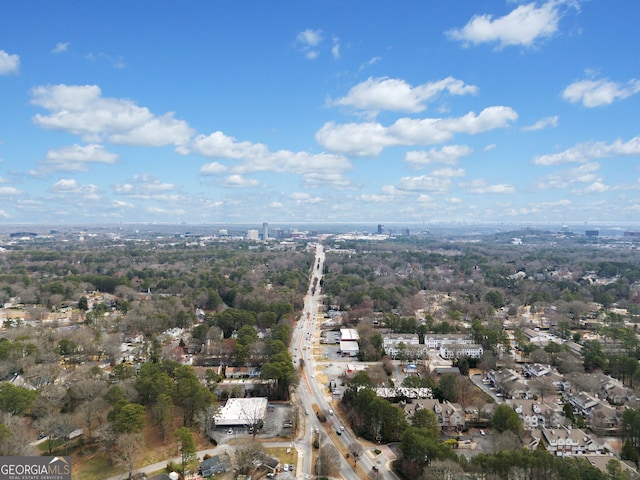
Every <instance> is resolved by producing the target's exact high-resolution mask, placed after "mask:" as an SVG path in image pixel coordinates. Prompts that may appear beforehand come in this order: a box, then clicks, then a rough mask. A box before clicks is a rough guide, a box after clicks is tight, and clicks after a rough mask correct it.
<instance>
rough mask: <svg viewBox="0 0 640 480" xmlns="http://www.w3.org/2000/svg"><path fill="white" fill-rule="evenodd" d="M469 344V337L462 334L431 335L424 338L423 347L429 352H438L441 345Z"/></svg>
mask: <svg viewBox="0 0 640 480" xmlns="http://www.w3.org/2000/svg"><path fill="white" fill-rule="evenodd" d="M471 343H472V342H471V337H470V336H469V335H464V334H453V333H431V334H427V335H425V336H424V345H425V347H426V348H428V349H429V350H440V347H441V346H442V345H450V344H461V345H464V344H468V345H470V344H471Z"/></svg>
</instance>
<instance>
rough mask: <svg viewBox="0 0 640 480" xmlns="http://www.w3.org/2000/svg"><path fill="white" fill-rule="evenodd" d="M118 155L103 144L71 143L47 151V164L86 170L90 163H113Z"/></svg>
mask: <svg viewBox="0 0 640 480" xmlns="http://www.w3.org/2000/svg"><path fill="white" fill-rule="evenodd" d="M117 160H118V155H117V154H115V153H111V152H108V151H107V150H105V148H104V147H103V146H102V145H97V144H89V145H77V144H74V145H70V146H67V147H62V148H58V149H54V150H49V152H47V156H46V161H45V164H47V165H48V166H49V167H51V169H53V170H56V171H57V170H68V171H86V170H87V169H88V164H90V163H104V164H112V163H115V162H116V161H117Z"/></svg>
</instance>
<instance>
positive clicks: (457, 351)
mask: <svg viewBox="0 0 640 480" xmlns="http://www.w3.org/2000/svg"><path fill="white" fill-rule="evenodd" d="M482 353H483V350H482V345H478V344H476V343H465V344H460V343H449V344H443V345H442V346H441V347H440V356H441V357H442V358H446V359H455V358H462V357H470V358H480V357H482Z"/></svg>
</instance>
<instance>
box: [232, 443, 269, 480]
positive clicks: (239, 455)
mask: <svg viewBox="0 0 640 480" xmlns="http://www.w3.org/2000/svg"><path fill="white" fill-rule="evenodd" d="M263 455H264V449H263V447H262V445H261V444H260V443H258V442H247V443H245V444H243V445H242V446H240V447H239V448H237V449H236V467H237V469H238V472H240V473H241V474H247V473H249V471H250V470H251V468H252V467H253V465H254V461H256V460H259V459H260V458H261V457H262V456H263Z"/></svg>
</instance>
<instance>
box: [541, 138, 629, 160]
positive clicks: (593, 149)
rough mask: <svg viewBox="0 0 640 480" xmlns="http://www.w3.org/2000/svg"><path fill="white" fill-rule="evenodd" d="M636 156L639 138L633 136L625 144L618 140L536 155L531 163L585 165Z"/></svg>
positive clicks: (582, 144)
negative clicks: (595, 160)
mask: <svg viewBox="0 0 640 480" xmlns="http://www.w3.org/2000/svg"><path fill="white" fill-rule="evenodd" d="M638 155H640V136H635V137H633V138H631V139H630V140H629V141H627V142H623V141H622V140H620V139H618V140H616V141H615V142H613V143H609V144H608V143H605V142H589V143H580V144H578V145H576V146H574V147H571V148H569V149H567V150H564V151H562V152H558V153H551V154H547V155H538V156H536V157H534V158H533V163H534V164H535V165H559V164H564V163H585V162H588V161H589V160H592V159H600V158H609V157H615V156H638Z"/></svg>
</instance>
